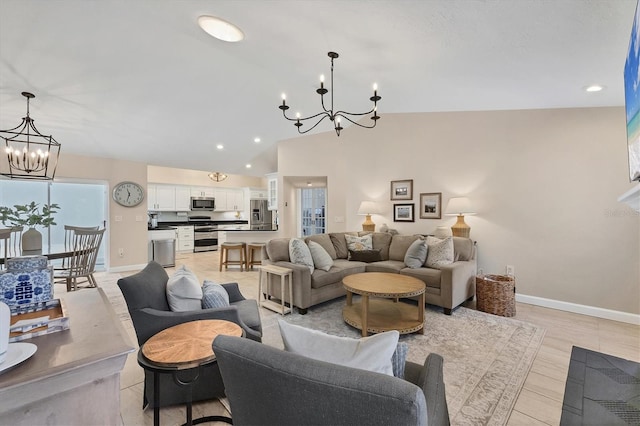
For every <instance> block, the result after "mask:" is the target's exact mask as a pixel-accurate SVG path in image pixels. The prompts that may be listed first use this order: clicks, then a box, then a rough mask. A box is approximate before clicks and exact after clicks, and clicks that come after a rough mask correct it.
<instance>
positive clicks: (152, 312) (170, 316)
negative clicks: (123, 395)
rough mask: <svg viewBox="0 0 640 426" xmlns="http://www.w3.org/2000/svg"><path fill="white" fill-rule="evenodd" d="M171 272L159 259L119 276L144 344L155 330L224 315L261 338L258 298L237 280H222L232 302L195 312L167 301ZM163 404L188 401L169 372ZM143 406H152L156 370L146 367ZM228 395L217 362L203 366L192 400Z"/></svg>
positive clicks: (162, 380)
mask: <svg viewBox="0 0 640 426" xmlns="http://www.w3.org/2000/svg"><path fill="white" fill-rule="evenodd" d="M168 280H169V276H168V275H167V272H166V271H165V270H164V268H163V267H162V266H161V265H160V264H159V263H156V262H153V261H152V262H149V264H148V265H147V266H146V267H145V268H144V269H143V270H142V271H140V272H138V273H137V274H134V275H131V276H128V277H124V278H120V279H119V280H118V286H119V287H120V290H121V291H122V295H123V296H124V299H125V300H126V302H127V307H128V309H129V314H130V315H131V320H132V321H133V326H134V328H135V330H136V335H137V337H138V345H140V346H142V345H143V344H144V343H145V342H146V341H147V340H148V339H149V338H150V337H151V336H153V335H154V334H156V333H158V332H160V331H162V330H164V329H166V328H169V327H172V326H174V325H177V324H182V323H184V322H188V321H195V320H203V319H222V320H227V321H231V322H234V323H236V324H238V325H239V326H240V327H242V329H243V330H244V332H245V336H246V337H247V338H249V339H251V340H255V341H257V342H260V341H261V340H262V324H261V322H260V314H259V312H258V304H257V302H256V301H255V300H248V299H245V298H244V296H242V294H241V293H240V290H239V289H238V284H237V283H229V284H222V286H223V287H224V288H225V290H226V291H227V293H228V294H229V303H230V306H228V307H224V308H213V309H202V310H199V311H192V312H172V311H171V310H170V308H169V303H168V301H167V295H166V287H167V281H168ZM159 377H160V388H161V392H160V406H161V407H165V406H169V405H175V404H181V403H184V402H185V398H184V394H185V392H184V387H180V386H179V385H177V384H176V383H175V382H174V381H173V378H172V376H171V375H170V374H161V375H160V376H159ZM144 388H145V390H144V400H143V407H145V406H146V405H147V403H149V405H150V406H151V407H152V406H153V373H150V372H147V371H145V386H144ZM224 395H225V392H224V386H223V384H222V379H221V377H220V371H219V369H218V365H217V363H213V364H211V365H209V366H207V367H205V368H203V369H202V377H200V379H199V380H198V381H197V382H196V383H195V384H194V386H193V401H194V402H196V401H202V400H207V399H212V398H218V397H222V396H224Z"/></svg>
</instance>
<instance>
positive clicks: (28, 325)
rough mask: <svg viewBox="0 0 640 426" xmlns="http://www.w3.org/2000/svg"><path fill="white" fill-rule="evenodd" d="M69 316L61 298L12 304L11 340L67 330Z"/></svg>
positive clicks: (17, 340)
mask: <svg viewBox="0 0 640 426" xmlns="http://www.w3.org/2000/svg"><path fill="white" fill-rule="evenodd" d="M68 328H69V318H68V317H67V316H66V314H65V309H64V305H63V304H62V302H61V301H60V299H51V300H48V301H46V302H36V303H30V304H26V305H14V306H11V326H10V328H9V342H20V341H22V340H26V339H31V338H33V337H36V336H41V335H43V334H49V333H55V332H56V331H62V330H67V329H68Z"/></svg>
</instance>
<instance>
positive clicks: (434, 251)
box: [425, 237, 453, 269]
mask: <svg viewBox="0 0 640 426" xmlns="http://www.w3.org/2000/svg"><path fill="white" fill-rule="evenodd" d="M427 246H429V248H428V249H427V250H428V251H427V260H426V262H425V265H426V266H427V267H428V268H434V269H440V268H441V267H443V266H444V265H449V264H450V263H453V237H447V238H445V239H443V240H441V239H440V238H436V237H427Z"/></svg>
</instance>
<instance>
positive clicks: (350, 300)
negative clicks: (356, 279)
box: [347, 290, 353, 306]
mask: <svg viewBox="0 0 640 426" xmlns="http://www.w3.org/2000/svg"><path fill="white" fill-rule="evenodd" d="M351 305H353V293H351V292H350V291H349V290H347V306H351Z"/></svg>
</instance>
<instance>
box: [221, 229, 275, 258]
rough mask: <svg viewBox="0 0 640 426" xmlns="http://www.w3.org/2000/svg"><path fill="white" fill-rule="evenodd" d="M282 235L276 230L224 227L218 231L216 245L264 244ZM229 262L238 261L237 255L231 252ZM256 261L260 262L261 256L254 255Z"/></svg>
mask: <svg viewBox="0 0 640 426" xmlns="http://www.w3.org/2000/svg"><path fill="white" fill-rule="evenodd" d="M281 235H282V233H281V231H279V230H278V228H275V227H274V228H271V229H248V226H244V227H241V226H237V227H225V229H219V230H218V244H220V245H222V244H223V243H266V242H267V241H269V240H272V239H274V238H280V237H281ZM229 255H230V256H229V260H240V259H239V257H238V256H239V255H238V253H236V252H235V251H231V252H230V253H229ZM254 258H255V259H256V260H262V254H259V255H258V253H256V255H255V256H254Z"/></svg>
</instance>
